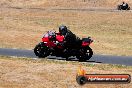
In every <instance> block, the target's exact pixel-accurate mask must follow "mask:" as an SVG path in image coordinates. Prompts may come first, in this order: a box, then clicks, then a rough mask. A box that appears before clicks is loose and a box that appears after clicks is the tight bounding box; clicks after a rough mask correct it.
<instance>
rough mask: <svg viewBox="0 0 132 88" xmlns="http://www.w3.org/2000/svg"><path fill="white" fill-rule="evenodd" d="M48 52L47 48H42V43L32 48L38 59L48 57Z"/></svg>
mask: <svg viewBox="0 0 132 88" xmlns="http://www.w3.org/2000/svg"><path fill="white" fill-rule="evenodd" d="M48 51H49V50H48V47H47V46H44V45H43V43H39V44H38V45H36V46H35V48H34V53H35V55H36V56H38V57H39V58H44V57H47V56H48V55H49V53H48Z"/></svg>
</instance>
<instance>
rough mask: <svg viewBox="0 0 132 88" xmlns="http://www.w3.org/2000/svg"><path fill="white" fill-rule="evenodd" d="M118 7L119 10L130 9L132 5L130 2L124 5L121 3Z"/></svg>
mask: <svg viewBox="0 0 132 88" xmlns="http://www.w3.org/2000/svg"><path fill="white" fill-rule="evenodd" d="M117 9H118V10H130V7H129V5H128V4H124V5H122V4H121V5H118V6H117Z"/></svg>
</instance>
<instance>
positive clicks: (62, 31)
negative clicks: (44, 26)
mask: <svg viewBox="0 0 132 88" xmlns="http://www.w3.org/2000/svg"><path fill="white" fill-rule="evenodd" d="M67 30H68V29H67V27H66V26H60V27H59V32H60V34H62V35H66V33H67Z"/></svg>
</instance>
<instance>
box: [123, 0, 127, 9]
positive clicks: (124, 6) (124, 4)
mask: <svg viewBox="0 0 132 88" xmlns="http://www.w3.org/2000/svg"><path fill="white" fill-rule="evenodd" d="M122 6H123V9H126V8H128V4H127V3H125V2H124V1H123V2H122Z"/></svg>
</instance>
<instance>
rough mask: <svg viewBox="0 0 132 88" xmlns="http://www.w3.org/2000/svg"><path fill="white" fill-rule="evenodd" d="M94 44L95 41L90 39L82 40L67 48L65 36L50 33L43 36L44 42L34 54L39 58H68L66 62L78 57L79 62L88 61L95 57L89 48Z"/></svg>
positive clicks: (37, 47) (37, 46) (35, 49)
mask: <svg viewBox="0 0 132 88" xmlns="http://www.w3.org/2000/svg"><path fill="white" fill-rule="evenodd" d="M92 42H93V40H92V39H91V38H90V37H88V38H82V39H79V40H78V41H76V43H75V44H74V45H72V46H71V47H70V48H69V47H67V43H66V42H65V38H64V36H63V35H60V34H59V33H56V32H53V31H48V32H47V33H46V34H45V35H44V36H43V38H42V42H40V43H39V44H37V45H36V47H35V48H34V53H35V55H36V56H38V57H39V58H44V57H47V56H49V55H51V56H57V57H63V58H66V60H69V57H71V56H76V58H77V59H79V61H86V60H89V59H90V58H91V57H92V55H93V51H92V49H91V48H90V47H89V45H90V44H91V43H92ZM68 46H70V45H68Z"/></svg>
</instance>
